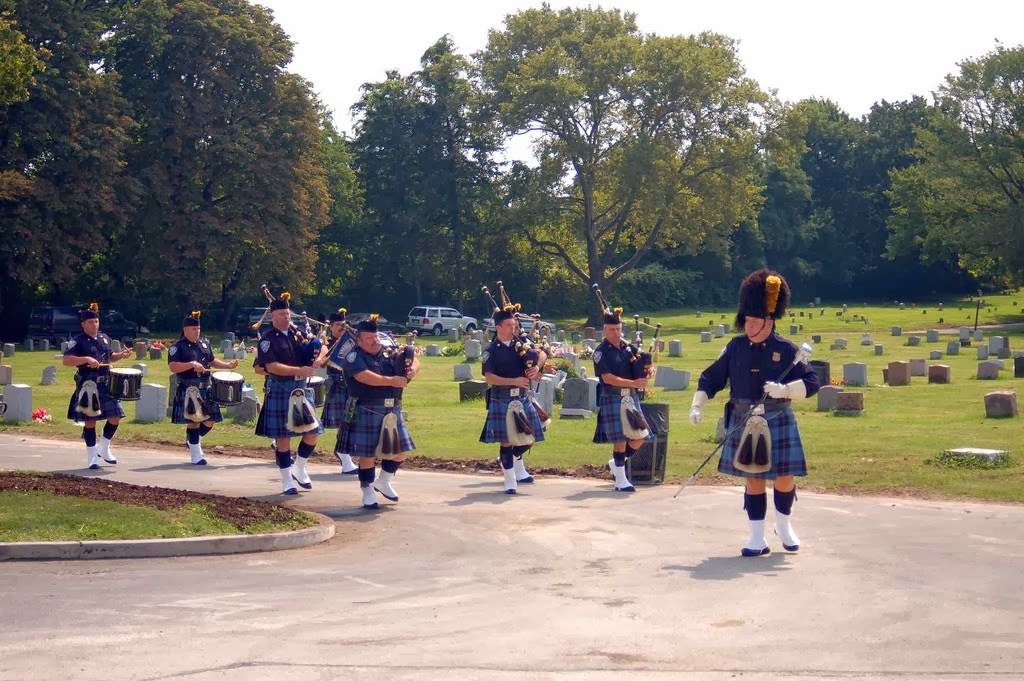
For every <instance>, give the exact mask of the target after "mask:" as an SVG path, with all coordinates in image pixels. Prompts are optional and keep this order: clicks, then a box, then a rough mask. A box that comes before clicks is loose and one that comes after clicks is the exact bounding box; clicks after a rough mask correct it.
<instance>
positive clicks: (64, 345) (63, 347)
mask: <svg viewBox="0 0 1024 681" xmlns="http://www.w3.org/2000/svg"><path fill="white" fill-rule="evenodd" d="M67 351H68V342H67V341H61V342H60V354H62V355H63V354H64V353H65V352H67ZM2 357H3V353H0V358H2Z"/></svg>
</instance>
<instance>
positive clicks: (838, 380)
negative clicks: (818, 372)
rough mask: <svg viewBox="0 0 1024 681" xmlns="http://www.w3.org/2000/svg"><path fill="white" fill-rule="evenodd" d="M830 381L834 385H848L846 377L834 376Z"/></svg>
mask: <svg viewBox="0 0 1024 681" xmlns="http://www.w3.org/2000/svg"><path fill="white" fill-rule="evenodd" d="M829 383H831V384H832V385H835V386H839V385H846V379H845V378H833V379H831V380H830V381H829Z"/></svg>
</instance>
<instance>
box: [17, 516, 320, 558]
mask: <svg viewBox="0 0 1024 681" xmlns="http://www.w3.org/2000/svg"><path fill="white" fill-rule="evenodd" d="M305 513H310V515H313V516H314V517H315V518H316V521H317V524H316V525H314V526H313V527H305V528H303V529H301V530H291V531H289V532H273V533H270V534H251V535H250V534H234V535H228V536H223V537H220V536H212V537H185V538H183V539H125V540H120V541H116V540H111V541H54V542H0V562H3V561H5V560H74V559H78V560H95V559H99V558H173V557H176V556H212V555H224V554H229V553H256V552H259V551H284V550H287V549H298V548H302V547H304V546H312V545H313V544H320V543H322V542H325V541H327V540H328V539H330V538H331V537H333V536H334V521H333V520H331V519H330V518H328V517H327V516H325V515H323V514H320V513H313V512H311V511H305Z"/></svg>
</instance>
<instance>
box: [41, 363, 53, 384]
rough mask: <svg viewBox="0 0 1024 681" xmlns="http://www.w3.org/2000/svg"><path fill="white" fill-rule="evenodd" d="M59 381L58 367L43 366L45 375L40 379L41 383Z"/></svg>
mask: <svg viewBox="0 0 1024 681" xmlns="http://www.w3.org/2000/svg"><path fill="white" fill-rule="evenodd" d="M56 382H57V367H55V366H48V367H44V368H43V377H42V378H41V379H40V380H39V384H40V385H53V384H54V383H56Z"/></svg>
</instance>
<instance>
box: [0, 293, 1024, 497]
mask: <svg viewBox="0 0 1024 681" xmlns="http://www.w3.org/2000/svg"><path fill="white" fill-rule="evenodd" d="M843 302H846V303H847V304H848V306H849V307H848V310H847V312H846V314H845V315H842V314H840V315H839V316H837V312H841V306H842V304H843ZM1015 302H1016V306H1015V305H1014V303H1015ZM986 303H987V305H986V306H985V307H983V308H982V310H981V313H980V318H979V324H981V325H984V324H995V323H1021V322H1024V314H1021V310H1022V308H1024V293H1017V294H1015V295H1012V296H1011V295H1004V296H987V297H986ZM823 306H824V307H825V311H824V314H821V313H820V308H813V309H812V308H810V307H806V306H800V305H794V306H793V307H792V308H791V312H792V314H793V315H794V316H793V318H792V319H783V320H780V322H779V324H778V328H779V332H780V334H781V335H783V336H785V337H788V338H790V339H791V340H794V341H797V342H802V341H804V340H808V341H809V340H810V339H811V336H812V335H813V334H820V335H821V336H822V337H823V338H822V343H821V344H819V345H816V346H815V352H814V356H813V359H816V360H825V361H828V362H830V363H831V373H832V377H833V378H834V379H837V380H838V379H841V378H842V376H843V370H842V365H843V364H844V363H847V362H863V363H865V364H866V365H867V368H868V380H869V385H868V386H866V387H864V388H856V389H857V390H862V391H863V392H864V402H865V412H864V414H863V415H862V416H859V417H843V416H834V415H832V414H830V413H818V412H816V411H815V408H816V404H817V399H816V398H811V399H808V400H806V401H804V402H801V403H799V404H797V405H796V406H795V410H796V412H797V415H798V420H799V424H800V430H801V433H802V436H803V440H804V447H805V450H806V451H807V454H808V465H809V469H810V470H809V473H810V474H809V476H808V477H807V478H805V479H804V480H801V481H800V484H801V486H802V487H803V488H805V489H817V490H822V491H831V492H841V493H864V494H885V495H913V496H920V497H936V498H942V497H945V498H958V497H963V498H973V499H986V500H993V501H1014V502H1024V449H1022V448H1021V445H1020V442H1021V441H1022V440H1024V417H1017V418H1010V419H1001V420H993V419H986V418H985V409H984V402H983V396H984V395H985V393H987V392H991V391H993V390H1005V389H1017V388H1021V387H1024V379H1014V377H1013V359H1012V358H1011V359H1010V360H1008V361H1007V368H1006V369H1004V370H1002V371H1000V372H999V378H998V379H996V380H987V381H986V380H982V381H979V380H977V379H976V378H975V376H976V372H977V346H978V343H973V344H972V347H969V348H963V349H962V350H961V352H960V354H959V355H955V356H944V357H943V359H941V360H938V362H940V363H944V364H948V365H949V366H950V367H951V372H952V382H951V383H950V384H948V385H938V384H928V382H927V377H918V376H915V377H914V378H913V379H912V382H911V385H909V386H903V387H889V386H885V385H883V384H882V368H883V367H885V366H886V365H887V364H888V362H890V361H894V360H909V359H916V358H923V359H927V358H928V354H929V352H930V351H932V350H940V351H942V352H943V353H945V350H946V344H947V342H948V341H950V340H956V339H957V338H958V336H957V333H956V332H957V329H958V327H959V326H961V325H968V326H972V327H973V322H974V313H975V307H974V303H972V302H970V301H967V300H964V301H956V300H947V301H945V302H944V307H945V309H944V310H943V311H939V310H937V307H936V306H937V303H929V304H927V305H919V306H918V307H916V308H913V307H911V305H910V304H909V303H907V304H906V307H905V309H903V310H900V309H899V308H898V307H897V306H896V305H894V304H889V305H861V304H858V303H856V301H852V300H850V301H828V302H826V303H824V304H823ZM958 307H961V308H962V309H958ZM800 312H803V313H804V314H805V316H804V317H800V316H799V313H800ZM629 313H630V311H629V310H627V311H626V315H627V316H628V315H629ZM641 314H650V315H651V318H652V322H654V321H660V322H661V323H662V324H663V325H664V328H663V332H662V336H661V337H662V339H664V340H665V341H666V352H663V353H662V354H661V357H660V359H659V363H660V364H662V365H665V366H670V367H673V368H676V369H683V370H686V371H690V372H691V373H692V379H691V382H690V386H689V387H688V388H687V389H686V390H683V391H665V390H663V389H661V388H656V389H655V393H654V395H653V397H652V398H651V401H655V402H664V403H667V404H668V405H669V415H670V432H669V449H668V467H667V475H668V477H669V478H670V479H680V478H684V477H686V476H688V475H689V474H690V473H691V472H692V471H693V470H694V469H695V468H696V467H697V465H698V464H700V462H701V461H703V460H704V458H705V457H706V456H707V454H708V453H710V451H711V449H712V448H714V446H715V444H714V440H713V438H714V432H715V425H716V421H717V418H718V416H720V415H721V410H722V407H723V405H724V402H725V399H726V398H727V391H724V392H723V393H720V394H719V395H718V396H716V397H715V399H713V400H712V401H711V402H709V403H708V405H707V406H706V407H705V412H704V421H703V423H701V424H700V425H699V426H697V427H694V426H691V425H690V424H689V421H688V420H687V413H688V411H689V405H690V400H691V399H692V397H693V391H694V390H695V389H696V383H697V376H698V375H699V374H700V372H701V371H702V370H703V369H704V368H705V367H706V366H707V365H708V364H710V363H711V362H712V361H713V360H714V359H715V358H716V357H717V356H718V355H719V353H720V352H721V350H722V348H723V347H724V345H725V343H726V342H727V341H728V339H729V338H730V337H731V336H732V335H733V333H732V332H731V331H729V332H728V333H727V334H726V336H725V337H723V338H714V339H713V340H712V342H710V343H701V342H699V332H700V331H702V330H708V329H712V328H713V327H712V326H709V322H711V323H712V324H718V323H725V324H729V323H731V320H732V318H733V316H734V314H735V310H733V309H732V308H730V309H722V310H717V311H712V310H704V311H703V314H702V315H701V317H697V315H696V313H695V312H694V311H693V310H670V311H663V312H660V313H654V312H651V313H645V312H643V311H641ZM807 315H810V316H807ZM855 316H856V317H857V319H856V320H855V319H854V318H855ZM861 317H867V319H868V322H867V323H864V322H863V321H861ZM940 317H942V318H943V322H942V323H940V322H939V321H938V320H939V318H940ZM581 323H582V320H581V319H578V320H569V322H567V323H559V328H570V329H571V328H573V326H572V325H573V324H575V325H576V326H578V325H580V324H581ZM790 323H793V324H803V325H804V328H803V330H802V331H799V332H798V333H796V334H790V333H789V324H790ZM896 325H900V326H902V327H903V335H902V336H901V337H893V336H892V335H891V331H890V328H891V327H892V326H896ZM630 326H631V325H630ZM927 329H939V330H940V331H942V335H941V338H940V341H939V342H937V343H928V342H926V341H925V339H924V337H923V336H924V331H925V330H927ZM910 331H920V332H921V334H922V340H921V344H920V346H918V347H910V346H908V345H907V334H908V332H910ZM865 333H868V334H870V335H871V338H872V343H873V344H874V343H880V344H882V345H884V346H885V348H884V355H883V356H875V354H874V348H873V344H872V346H862V345H860V341H861V337H862V334H865ZM630 335H631V334H630ZM990 335H1005V336H1010V347H1011V349H1013V350H1024V324H1022V326H1021V327H1013V328H1007V329H999V330H985V337H986V339H987V338H988V337H989V336H990ZM648 338H650V335H649V334H648ZM836 338H846V339H847V340H848V345H847V349H846V350H829V346H830V345H831V343H832V341H833V340H835V339H836ZM164 339H165V340H173V337H172V336H171V335H170V334H167V335H165V337H164ZM673 339H679V340H682V342H683V356H682V357H668V352H667V342H668V341H669V340H673ZM211 340H213V341H214V346H215V347H216V346H218V345H219V338H218V337H217V336H214V335H211ZM434 342H437V343H439V344H441V345H444V344H445V343H446V341H445V340H442V339H439V338H432V337H430V336H426V337H422V338H420V339H419V340H418V344H420V345H427V344H430V343H434ZM19 347H20V346H19ZM579 347H580V345H579V344H577V348H579ZM54 355H55V353H53V352H48V353H43V352H39V351H37V352H32V353H28V352H25V351H23V350H19V351H18V352H17V354H16V355H15V356H14V357H12V358H9V359H5V360H4V361H5V362H6V363H9V364H11V365H13V367H14V381H15V382H16V383H28V384H30V385H32V386H33V391H34V407H35V408H38V407H40V406H42V407H45V408H47V410H48V411H49V412H50V414H51V415H52V419H53V420H52V422H51V423H32V424H21V425H0V432H9V433H11V432H18V433H25V434H30V435H35V436H41V437H62V438H69V439H70V438H77V437H79V435H80V433H81V428H80V427H76V426H75V425H74V424H73V423H71V422H70V421H68V420H67V419H66V418H65V416H66V413H67V406H68V400H69V397H70V394H71V391H72V389H73V380H72V375H73V373H74V372H73V370H72V369H70V368H65V367H63V366H60V360H59V359H57V358H55V357H54ZM420 361H421V363H422V366H423V368H422V371H421V373H420V375H419V377H417V379H416V380H415V381H414V382H413V383H412V385H411V387H410V388H408V389H407V390H406V394H405V400H404V407H405V410H406V411H407V413H408V416H409V420H408V425H409V428H410V430H411V432H412V436H413V439H414V440H415V442H416V445H417V451H416V452H415V454H417V455H420V456H425V457H429V458H431V459H437V460H446V461H470V460H486V461H493V460H494V459H496V458H497V448H496V447H495V446H494V445H484V444H481V443H480V442H479V441H478V438H479V436H480V430H481V427H482V425H483V420H484V414H485V410H484V406H483V402H482V401H479V400H478V401H474V402H466V403H461V404H460V403H459V398H458V384H457V383H456V382H455V381H454V380H453V367H454V365H455V364H457V363H459V362H461V361H462V358H461V357H459V358H454V357H451V358H448V357H426V356H422V357H421V358H420ZM251 363H252V362H251V360H248V361H246V362H244V363H243V365H242V366H240V367H239V368H238V370H237V371H239V372H240V373H242V374H243V375H245V376H246V378H247V380H249V381H250V382H252V384H253V385H254V386H255V387H256V389H257V392H259V391H260V390H261V388H262V384H263V382H262V380H256V379H257V377H256V376H255V374H254V372H253V371H252V367H251ZM932 363H934V362H932ZM51 364H52V365H57V366H58V371H57V383H56V384H55V385H53V386H40V385H39V379H40V376H41V373H42V369H43V367H45V366H47V365H51ZM131 364H133V362H131V361H125V362H122V363H121V365H122V366H131ZM146 364H148V365H149V370H150V373H149V375H148V376H147V377H146V378H145V379H143V381H144V382H155V383H162V384H164V385H167V374H168V372H167V368H166V357H165V359H163V360H159V361H152V362H150V361H146ZM582 365H583V366H584V367H586V368H587V370H588V372H591V373H592V371H593V364H592V363H591V362H589V361H584V362H582ZM473 374H474V377H475V378H481V375H480V364H479V362H477V363H476V364H474V365H473ZM850 389H854V388H850ZM1019 398H1020V399H1021V401H1022V402H1024V394H1022V395H1020V396H1019ZM123 404H124V406H125V410H126V411H127V413H128V416H127V418H125V419H124V420H122V422H121V427H120V429H119V431H118V435H117V439H116V440H115V447H114V449H115V451H116V453H117V454H118V456H119V457H122V458H127V457H131V456H132V454H131V444H130V443H131V442H149V443H163V444H170V445H174V446H176V447H180V448H181V456H182V460H183V461H185V460H187V456H188V452H187V450H186V449H185V446H184V427H183V426H175V425H171V424H170V423H169V422H167V421H165V422H163V423H160V424H140V423H135V422H134V420H133V416H134V409H135V407H134V404H133V403H131V402H124V403H123ZM1022 406H1024V405H1022ZM558 409H559V408H558V406H557V405H556V407H555V413H554V414H553V415H552V416H553V418H554V420H553V422H552V424H551V427H550V429H549V430H548V433H547V440H546V441H545V442H543V443H540V444H538V445H537V446H535V447H534V448H533V450H532V451H531V452H530V454H529V455H528V465H529V466H530V467H531V468H540V467H557V468H561V469H568V470H581V469H582V470H588V469H589V470H590V471H594V470H599V469H600V467H603V466H604V464H605V462H606V461H607V460H608V459H609V458H610V448H609V447H608V446H606V445H595V444H592V443H591V439H592V437H593V434H594V425H595V420H594V419H588V420H559V419H558V417H557V414H558ZM334 436H335V434H334V432H333V431H330V432H328V433H326V434H325V435H324V436H323V437H322V438H321V440H320V446H319V450H320V452H322V453H325V452H329V451H330V450H331V449H332V448H333V444H334ZM217 445H223V446H225V447H226V451H227V452H228V453H254V452H258V453H259V455H260V456H269V455H270V449H269V447H268V441H267V440H265V439H263V438H257V437H256V436H255V435H254V434H253V424H252V423H246V424H235V423H231V422H230V421H226V422H225V423H222V424H219V425H218V426H217V427H216V428H215V429H214V431H213V432H212V433H211V434H210V435H209V436H208V437H207V438H206V439H205V440H204V449H206V450H207V452H213V451H214V447H216V446H217ZM956 447H983V448H990V449H1005V450H1009V451H1010V455H1011V465H1009V466H1007V467H1002V468H994V469H964V468H947V467H944V466H942V465H940V464H939V463H938V462H937V459H938V457H939V455H940V454H941V453H942V451H943V450H945V449H950V448H956ZM82 456H83V461H84V457H85V454H84V452H83V454H82ZM320 460H321V461H324V460H331V461H333V457H329V455H328V456H327V457H325V458H321V459H320ZM593 467H597V468H596V469H595V468H593ZM713 471H714V463H712V464H709V465H708V467H707V468H705V472H704V473H702V475H701V480H702V481H703V482H706V483H725V484H735V483H736V481H735V479H732V478H727V477H725V476H719V475H718V474H716V473H714V472H713ZM609 479H610V478H609Z"/></svg>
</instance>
